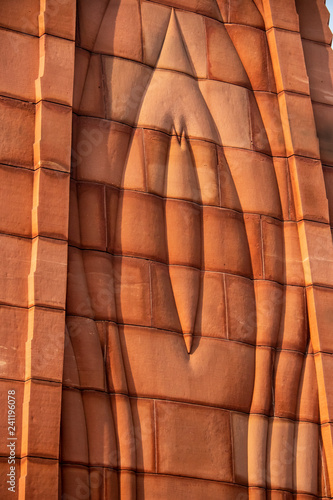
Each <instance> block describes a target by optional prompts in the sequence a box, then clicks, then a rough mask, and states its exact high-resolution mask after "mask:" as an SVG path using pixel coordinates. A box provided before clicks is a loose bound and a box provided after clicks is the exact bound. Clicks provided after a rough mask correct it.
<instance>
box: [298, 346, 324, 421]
mask: <svg viewBox="0 0 333 500" xmlns="http://www.w3.org/2000/svg"><path fill="white" fill-rule="evenodd" d="M316 379H317V374H316V367H315V360H314V357H313V356H312V355H310V354H308V355H307V356H306V357H305V358H304V368H303V373H302V376H301V380H300V386H299V401H298V404H297V416H298V418H299V419H300V420H308V421H310V422H315V423H318V422H319V404H318V386H317V384H316V383H314V382H313V381H314V380H316Z"/></svg>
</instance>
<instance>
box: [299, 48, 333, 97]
mask: <svg viewBox="0 0 333 500" xmlns="http://www.w3.org/2000/svg"><path fill="white" fill-rule="evenodd" d="M302 44H303V50H304V57H305V64H306V69H307V73H308V77H309V83H310V95H311V98H312V99H313V100H314V101H316V102H322V103H324V104H330V105H332V104H333V98H332V92H333V87H332V76H331V75H332V72H333V54H332V51H331V48H330V47H328V46H325V45H322V44H319V43H316V42H312V41H310V40H303V41H302Z"/></svg>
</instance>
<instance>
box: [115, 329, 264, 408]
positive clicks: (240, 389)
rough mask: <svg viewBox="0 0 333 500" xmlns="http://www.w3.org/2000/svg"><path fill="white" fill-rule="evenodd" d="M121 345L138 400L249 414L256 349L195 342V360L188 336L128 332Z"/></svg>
mask: <svg viewBox="0 0 333 500" xmlns="http://www.w3.org/2000/svg"><path fill="white" fill-rule="evenodd" d="M120 339H121V344H122V349H123V352H124V363H125V371H126V373H127V374H128V373H131V374H132V377H131V379H129V378H128V387H129V391H130V393H131V394H132V395H137V396H143V397H158V398H166V397H168V399H174V400H178V401H189V402H196V403H203V404H208V405H211V406H212V405H213V406H219V407H223V408H232V409H239V410H241V411H249V408H250V404H251V398H252V389H253V382H254V361H255V360H254V356H255V349H254V348H253V347H252V346H249V345H246V344H241V343H237V342H232V341H225V340H223V339H212V338H203V337H194V339H193V344H192V351H191V352H192V354H191V357H190V358H189V355H188V352H187V350H186V348H185V344H184V340H183V338H182V336H181V335H179V334H176V333H168V332H165V331H161V330H152V329H147V328H138V327H124V328H121V329H120ZM143 367H144V369H143ZM213 380H214V383H212V381H213ZM231 381H232V382H231Z"/></svg>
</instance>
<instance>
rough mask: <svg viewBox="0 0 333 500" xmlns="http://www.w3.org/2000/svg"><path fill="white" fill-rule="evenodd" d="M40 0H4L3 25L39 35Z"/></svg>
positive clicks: (2, 8)
mask: <svg viewBox="0 0 333 500" xmlns="http://www.w3.org/2000/svg"><path fill="white" fill-rule="evenodd" d="M39 13H40V1H39V0H24V1H23V2H22V0H4V1H3V2H2V4H1V22H0V24H1V26H5V27H6V28H11V29H14V30H17V31H23V32H24V33H30V34H31V35H36V36H38V15H39Z"/></svg>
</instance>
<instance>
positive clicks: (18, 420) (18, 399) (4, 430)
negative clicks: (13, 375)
mask: <svg viewBox="0 0 333 500" xmlns="http://www.w3.org/2000/svg"><path fill="white" fill-rule="evenodd" d="M0 388H1V391H0V394H1V406H0V408H1V424H0V431H1V432H0V454H1V455H2V456H5V457H6V461H7V460H8V456H9V455H10V447H8V446H7V445H8V443H9V442H10V440H9V439H8V438H10V437H11V435H10V434H9V432H14V435H13V437H16V438H17V440H16V444H15V456H17V457H21V456H22V427H23V426H24V425H26V422H25V421H24V418H23V416H22V408H23V396H24V384H23V383H22V382H18V381H17V380H0ZM8 391H14V394H13V393H12V392H11V393H10V394H9V393H8ZM8 396H9V397H10V396H13V397H14V398H15V424H14V427H15V429H14V431H13V429H8V420H9V418H8V417H9V414H8V410H9V409H10V408H8V404H9V401H10V402H11V401H12V399H8ZM11 410H12V411H13V409H12V408H11ZM11 416H12V414H11ZM7 466H8V463H7ZM8 469H9V467H8ZM8 472H9V470H7V473H8ZM6 480H7V479H6Z"/></svg>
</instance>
